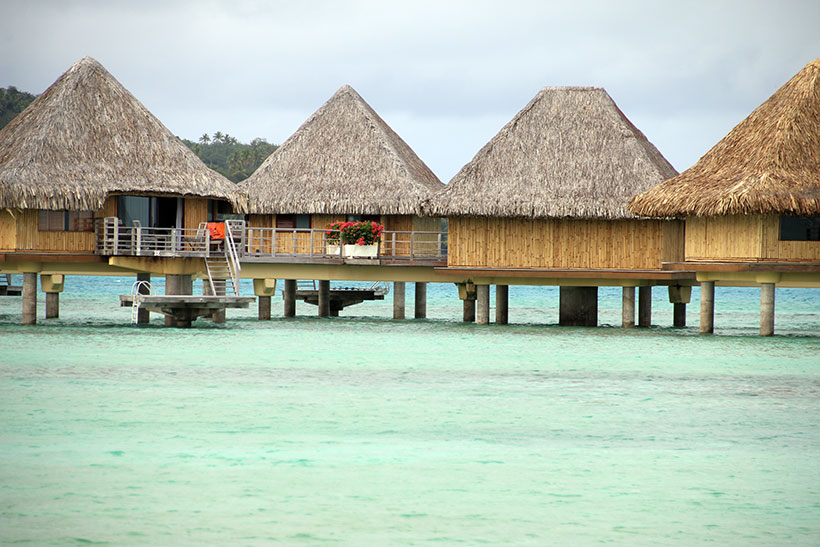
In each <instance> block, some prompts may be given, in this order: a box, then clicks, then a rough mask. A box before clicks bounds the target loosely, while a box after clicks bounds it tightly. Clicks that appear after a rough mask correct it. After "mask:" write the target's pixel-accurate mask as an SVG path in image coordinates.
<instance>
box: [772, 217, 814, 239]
mask: <svg viewBox="0 0 820 547" xmlns="http://www.w3.org/2000/svg"><path fill="white" fill-rule="evenodd" d="M780 241H820V217H796V216H782V217H780Z"/></svg>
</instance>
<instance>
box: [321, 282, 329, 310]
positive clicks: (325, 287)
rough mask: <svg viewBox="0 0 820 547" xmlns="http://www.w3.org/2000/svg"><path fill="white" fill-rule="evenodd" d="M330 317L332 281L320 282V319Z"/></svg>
mask: <svg viewBox="0 0 820 547" xmlns="http://www.w3.org/2000/svg"><path fill="white" fill-rule="evenodd" d="M329 316H330V281H329V280H324V279H320V280H319V317H329Z"/></svg>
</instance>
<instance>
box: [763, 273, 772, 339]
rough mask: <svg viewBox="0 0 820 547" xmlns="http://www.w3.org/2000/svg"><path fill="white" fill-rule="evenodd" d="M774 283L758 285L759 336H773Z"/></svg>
mask: <svg viewBox="0 0 820 547" xmlns="http://www.w3.org/2000/svg"><path fill="white" fill-rule="evenodd" d="M774 290H775V285H774V283H761V284H760V336H772V335H774Z"/></svg>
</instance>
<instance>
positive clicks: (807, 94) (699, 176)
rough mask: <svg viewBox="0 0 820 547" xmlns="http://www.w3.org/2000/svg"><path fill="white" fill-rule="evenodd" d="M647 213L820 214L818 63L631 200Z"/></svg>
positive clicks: (632, 205) (635, 208)
mask: <svg viewBox="0 0 820 547" xmlns="http://www.w3.org/2000/svg"><path fill="white" fill-rule="evenodd" d="M629 208H630V209H631V210H632V211H633V212H635V213H636V214H639V215H646V216H663V217H668V216H687V215H693V216H718V215H749V214H786V215H807V216H809V215H817V214H820V59H816V60H814V61H812V62H811V63H809V64H808V65H806V67H805V68H803V70H801V71H800V72H798V73H797V74H796V75H795V76H794V77H793V78H792V79H791V80H789V81H788V82H786V84H784V85H783V87H781V88H780V89H778V90H777V91H776V92H775V93H774V95H772V96H771V97H769V99H767V100H766V101H765V102H764V103H763V104H761V105H760V106H758V107H757V108H756V109H755V110H754V111H753V112H752V113H751V114H749V116H748V117H747V118H746V119H744V120H743V121H742V122H740V123H739V124H737V126H735V128H734V129H732V130H731V131H730V132H729V134H728V135H726V136H725V137H724V138H723V139H722V140H721V141H720V142H718V143H717V144H716V145H715V146H713V147H712V149H711V150H709V151H708V152H707V153H706V154H705V155H704V156H703V157H702V158H701V159H700V160H699V161H698V162H697V163H696V164H695V165H693V166H692V167H690V168H689V169H687V170H686V171H684V172H683V173H681V174H680V175H678V176H677V177H674V178H672V179H670V180H667V181H666V182H664V183H662V184H660V185H658V186H656V187H654V188H652V189H651V190H648V191H647V192H644V193H643V194H641V195H639V196H636V197H635V199H633V200H632V202H631V203H630V205H629Z"/></svg>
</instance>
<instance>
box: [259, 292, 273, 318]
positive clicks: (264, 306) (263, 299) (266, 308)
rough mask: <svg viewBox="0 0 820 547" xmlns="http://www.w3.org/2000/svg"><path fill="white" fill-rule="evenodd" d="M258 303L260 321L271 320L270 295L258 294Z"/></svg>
mask: <svg viewBox="0 0 820 547" xmlns="http://www.w3.org/2000/svg"><path fill="white" fill-rule="evenodd" d="M256 298H258V299H259V303H258V307H259V310H258V317H259V320H260V321H269V320H270V296H257V297H256Z"/></svg>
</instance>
